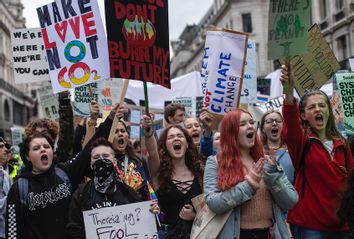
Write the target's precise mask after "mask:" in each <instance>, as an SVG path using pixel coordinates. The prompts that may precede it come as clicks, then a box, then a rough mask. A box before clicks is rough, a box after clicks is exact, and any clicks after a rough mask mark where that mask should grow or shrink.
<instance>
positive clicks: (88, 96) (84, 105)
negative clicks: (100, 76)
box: [74, 82, 100, 117]
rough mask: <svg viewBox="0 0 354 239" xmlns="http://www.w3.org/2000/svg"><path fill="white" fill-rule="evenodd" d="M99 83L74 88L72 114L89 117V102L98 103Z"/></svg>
mask: <svg viewBox="0 0 354 239" xmlns="http://www.w3.org/2000/svg"><path fill="white" fill-rule="evenodd" d="M99 83H100V82H95V83H91V84H88V85H84V86H80V87H76V88H75V91H74V92H75V93H74V102H75V104H74V114H75V115H77V116H81V117H87V116H89V115H90V102H91V100H95V101H96V102H97V101H98V94H99V92H98V91H99Z"/></svg>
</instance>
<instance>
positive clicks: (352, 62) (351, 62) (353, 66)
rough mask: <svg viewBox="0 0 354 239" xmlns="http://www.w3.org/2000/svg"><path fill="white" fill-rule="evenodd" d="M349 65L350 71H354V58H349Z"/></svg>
mask: <svg viewBox="0 0 354 239" xmlns="http://www.w3.org/2000/svg"><path fill="white" fill-rule="evenodd" d="M349 65H350V70H351V71H353V69H354V58H349Z"/></svg>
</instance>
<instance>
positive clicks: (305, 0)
mask: <svg viewBox="0 0 354 239" xmlns="http://www.w3.org/2000/svg"><path fill="white" fill-rule="evenodd" d="M310 9H311V1H310V0H296V1H294V0H270V2H269V21H268V59H269V60H274V59H279V58H280V59H284V58H286V57H289V56H294V55H298V54H303V53H305V52H307V29H308V28H309V24H310Z"/></svg>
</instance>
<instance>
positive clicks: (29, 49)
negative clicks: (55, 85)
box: [11, 28, 50, 84]
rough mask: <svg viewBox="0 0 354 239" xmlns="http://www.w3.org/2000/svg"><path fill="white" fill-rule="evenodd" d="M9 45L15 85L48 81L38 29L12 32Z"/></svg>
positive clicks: (46, 64) (40, 34) (40, 35)
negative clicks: (10, 45) (10, 46)
mask: <svg viewBox="0 0 354 239" xmlns="http://www.w3.org/2000/svg"><path fill="white" fill-rule="evenodd" d="M11 44H12V57H13V63H14V75H15V83H16V84H21V83H32V82H40V81H49V80H50V78H49V70H48V63H47V61H46V58H45V51H44V45H43V39H42V32H41V29H40V28H31V29H16V30H14V31H12V32H11Z"/></svg>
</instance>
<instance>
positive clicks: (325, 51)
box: [281, 24, 340, 96]
mask: <svg viewBox="0 0 354 239" xmlns="http://www.w3.org/2000/svg"><path fill="white" fill-rule="evenodd" d="M307 44H308V49H309V51H308V53H306V54H304V55H295V56H293V57H292V58H291V60H290V63H291V65H292V66H293V74H294V87H295V89H296V91H297V93H298V94H299V95H300V96H302V95H303V94H304V91H305V89H320V88H321V87H322V86H323V85H324V84H325V83H326V81H328V79H329V78H331V77H332V76H333V75H334V73H335V72H336V71H337V70H339V69H340V65H339V63H338V61H337V59H336V57H335V55H334V54H333V51H332V49H331V48H330V46H329V45H328V43H327V41H326V40H325V39H324V37H323V35H322V33H321V30H320V28H319V27H318V26H317V25H316V24H315V25H313V26H312V27H311V28H310V29H309V38H308V43H307ZM281 63H282V64H284V63H285V62H284V61H282V60H281Z"/></svg>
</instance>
